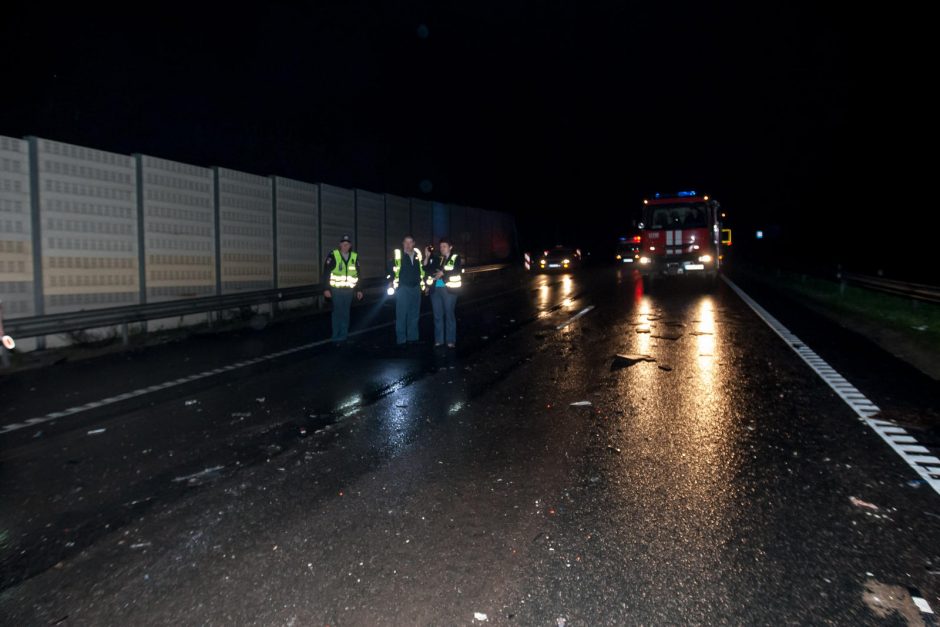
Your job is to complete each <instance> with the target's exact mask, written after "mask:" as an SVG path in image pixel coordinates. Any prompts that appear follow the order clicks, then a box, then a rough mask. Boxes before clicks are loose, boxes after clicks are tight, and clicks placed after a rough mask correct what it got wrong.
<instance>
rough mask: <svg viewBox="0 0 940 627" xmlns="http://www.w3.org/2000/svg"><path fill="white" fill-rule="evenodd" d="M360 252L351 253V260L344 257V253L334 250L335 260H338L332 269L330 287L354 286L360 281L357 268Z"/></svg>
mask: <svg viewBox="0 0 940 627" xmlns="http://www.w3.org/2000/svg"><path fill="white" fill-rule="evenodd" d="M358 258H359V254H358V253H356V252H350V253H349V262H348V263H347V262H346V260H344V259H343V255H342V254H340V252H339V251H338V250H334V251H333V260H334V261H335V262H336V263H335V264H334V265H333V269H332V270H331V271H330V287H332V288H344V287H345V288H354V287H356V285H357V284H358V283H359V270H358V269H357V268H356V260H357V259H358Z"/></svg>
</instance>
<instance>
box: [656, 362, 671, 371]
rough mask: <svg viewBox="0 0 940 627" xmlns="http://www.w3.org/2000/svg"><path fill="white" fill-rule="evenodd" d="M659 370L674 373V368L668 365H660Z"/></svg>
mask: <svg viewBox="0 0 940 627" xmlns="http://www.w3.org/2000/svg"><path fill="white" fill-rule="evenodd" d="M659 369H660V370H665V371H666V372H672V366H667V365H666V364H660V365H659Z"/></svg>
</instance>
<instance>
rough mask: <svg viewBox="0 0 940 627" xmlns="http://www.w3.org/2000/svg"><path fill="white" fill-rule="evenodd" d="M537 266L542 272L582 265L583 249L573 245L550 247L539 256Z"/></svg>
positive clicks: (563, 269) (575, 267)
mask: <svg viewBox="0 0 940 627" xmlns="http://www.w3.org/2000/svg"><path fill="white" fill-rule="evenodd" d="M536 267H537V268H538V270H540V271H541V272H564V271H565V270H576V269H578V268H580V267H581V250H580V249H578V248H574V247H572V246H562V245H561V244H559V245H557V246H555V247H554V248H549V249H548V250H546V251H545V252H543V253H542V256H541V257H539V258H538V261H537V262H536Z"/></svg>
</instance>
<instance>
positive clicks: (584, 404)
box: [569, 401, 591, 407]
mask: <svg viewBox="0 0 940 627" xmlns="http://www.w3.org/2000/svg"><path fill="white" fill-rule="evenodd" d="M590 406H591V401H575V402H574V403H571V404H570V405H569V407H590Z"/></svg>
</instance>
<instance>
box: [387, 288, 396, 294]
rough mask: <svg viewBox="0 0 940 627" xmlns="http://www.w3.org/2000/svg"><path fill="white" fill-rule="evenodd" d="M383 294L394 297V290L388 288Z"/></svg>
mask: <svg viewBox="0 0 940 627" xmlns="http://www.w3.org/2000/svg"><path fill="white" fill-rule="evenodd" d="M385 293H386V294H388V295H389V296H394V295H395V288H394V287H390V288H388V289H387V290H385Z"/></svg>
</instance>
